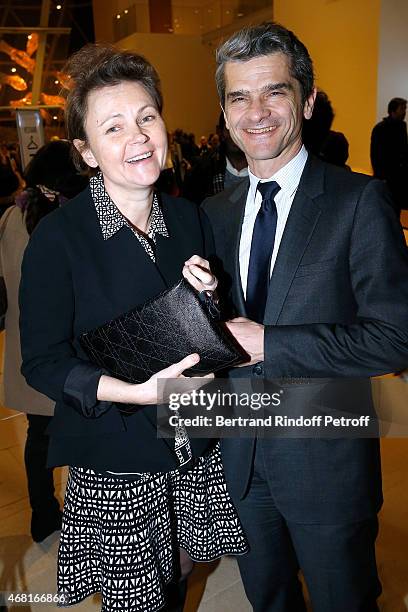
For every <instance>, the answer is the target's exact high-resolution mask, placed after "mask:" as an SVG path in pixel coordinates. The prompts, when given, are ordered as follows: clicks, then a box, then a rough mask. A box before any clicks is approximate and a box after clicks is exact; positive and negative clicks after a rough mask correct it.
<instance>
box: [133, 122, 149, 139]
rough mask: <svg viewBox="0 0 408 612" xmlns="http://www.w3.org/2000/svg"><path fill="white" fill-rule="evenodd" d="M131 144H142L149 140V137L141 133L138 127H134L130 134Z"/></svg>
mask: <svg viewBox="0 0 408 612" xmlns="http://www.w3.org/2000/svg"><path fill="white" fill-rule="evenodd" d="M131 139H132V142H134V143H136V144H144V143H145V142H147V141H148V140H149V136H148V135H147V134H146V133H145V132H143V130H142V129H141V127H140V126H139V125H137V124H136V125H135V127H134V129H133V131H132V134H131Z"/></svg>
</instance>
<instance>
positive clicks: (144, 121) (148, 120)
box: [140, 115, 155, 123]
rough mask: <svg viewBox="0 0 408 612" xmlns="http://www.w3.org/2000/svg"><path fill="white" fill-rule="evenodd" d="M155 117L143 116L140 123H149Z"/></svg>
mask: <svg viewBox="0 0 408 612" xmlns="http://www.w3.org/2000/svg"><path fill="white" fill-rule="evenodd" d="M154 119H155V116H154V115H146V116H145V117H142V119H141V120H140V123H149V122H150V121H153V120H154Z"/></svg>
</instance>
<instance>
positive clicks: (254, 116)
mask: <svg viewBox="0 0 408 612" xmlns="http://www.w3.org/2000/svg"><path fill="white" fill-rule="evenodd" d="M269 114H270V110H269V108H268V106H267V104H266V102H265V100H263V98H254V99H252V100H251V104H250V107H249V116H250V118H251V120H252V121H254V122H256V123H259V122H260V121H262V119H264V118H265V117H268V116H269Z"/></svg>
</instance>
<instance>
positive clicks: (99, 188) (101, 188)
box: [89, 172, 169, 241]
mask: <svg viewBox="0 0 408 612" xmlns="http://www.w3.org/2000/svg"><path fill="white" fill-rule="evenodd" d="M89 184H90V188H91V194H92V199H93V201H94V204H95V209H96V214H97V216H98V220H99V225H100V227H101V231H102V235H103V238H104V240H108V239H109V238H112V236H114V235H115V234H116V233H117V232H118V231H119V230H120V229H121V228H122V227H123V226H124V225H126V226H127V227H129V229H130V230H131V231H132V232H133V233H134V234H135V235H136V236H137V237H138V238H139V237H140V236H141V235H140V234H138V232H137V230H135V228H134V227H132V226H131V224H130V223H129V221H128V220H127V219H126V217H124V216H123V215H122V213H121V212H120V210H119V208H118V207H117V206H116V204H115V203H114V202H113V200H112V199H111V197H110V195H109V194H108V192H107V191H106V189H105V184H104V182H103V176H102V173H101V172H98V174H97V175H96V176H93V177H92V178H91V180H90V182H89ZM156 234H160V235H161V236H166V237H168V235H169V233H168V231H167V227H166V223H165V221H164V216H163V211H162V209H161V207H160V204H159V199H158V197H157V194H156V193H154V194H153V203H152V212H151V218H150V227H149V231H148V234H147V235H148V237H149V238H151V239H152V240H153V241H155V236H156Z"/></svg>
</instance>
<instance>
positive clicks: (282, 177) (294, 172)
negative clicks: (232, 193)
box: [248, 145, 308, 199]
mask: <svg viewBox="0 0 408 612" xmlns="http://www.w3.org/2000/svg"><path fill="white" fill-rule="evenodd" d="M307 155H308V153H307V151H306V149H305V146H304V145H302V148H301V149H300V151H299V153H297V154H296V155H295V157H293V158H292V159H291V160H290V161H289V162H288V163H287V164H286V165H285V166H283V167H282V168H280V169H279V170H278V171H277V172H276V173H275V174H273V175H272V176H270V177H269V178H267V179H260V178H259V177H257V176H255V174H252V172H251V170H250V169H249V168H248V176H249V183H250V187H249V188H250V192H251V197H252V198H253V199H255V195H256V189H257V187H258V183H259V181H262V182H268V181H276V182H277V183H278V185H279V186H280V188H281V191H284V192H286V194H287V195H288V196H293V194H294V193H295V191H296V189H297V188H298V186H299V182H300V178H301V176H302V172H303V170H304V167H305V164H306V161H307Z"/></svg>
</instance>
